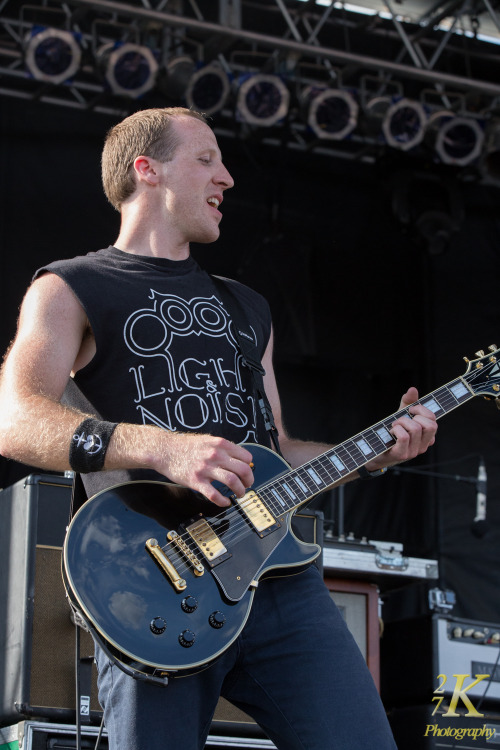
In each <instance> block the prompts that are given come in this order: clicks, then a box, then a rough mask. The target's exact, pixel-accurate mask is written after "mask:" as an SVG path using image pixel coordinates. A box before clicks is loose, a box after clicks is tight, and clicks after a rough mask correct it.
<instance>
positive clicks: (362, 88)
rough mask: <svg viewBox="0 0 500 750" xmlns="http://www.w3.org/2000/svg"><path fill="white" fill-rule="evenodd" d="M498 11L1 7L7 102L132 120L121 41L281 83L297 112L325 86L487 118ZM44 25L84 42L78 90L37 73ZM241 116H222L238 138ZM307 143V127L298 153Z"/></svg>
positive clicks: (459, 0) (290, 0)
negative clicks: (123, 91)
mask: <svg viewBox="0 0 500 750" xmlns="http://www.w3.org/2000/svg"><path fill="white" fill-rule="evenodd" d="M319 3H321V4H319ZM499 6H500V0H442V1H440V0H438V1H437V2H436V0H399V1H397V0H353V2H352V3H351V4H347V3H345V4H344V3H341V2H334V1H333V0H332V1H330V2H328V0H318V2H317V1H316V0H306V1H305V2H301V1H300V0H142V1H139V0H65V2H63V3H60V2H59V3H56V2H52V0H41V1H39V2H34V3H23V2H20V0H0V95H3V96H11V97H20V98H24V99H32V100H40V101H43V102H48V103H52V104H57V105H62V106H68V107H74V108H79V109H87V110H93V111H96V112H103V113H107V114H113V115H114V114H116V115H122V114H126V113H127V112H129V111H130V110H131V109H133V108H134V106H137V105H136V103H131V102H130V101H127V100H125V99H124V98H123V97H118V96H116V95H113V94H112V93H111V92H110V91H109V88H108V87H107V85H106V82H105V79H104V75H103V71H102V70H101V69H99V65H98V64H97V63H96V50H97V49H98V48H99V46H101V45H103V44H105V43H109V42H110V41H111V42H112V41H117V40H119V41H124V42H125V41H133V42H136V43H140V44H144V45H146V46H148V47H150V48H152V49H154V50H155V53H156V54H157V56H158V58H159V62H160V66H161V67H160V70H163V71H165V70H167V69H168V65H169V63H170V61H172V59H175V58H178V57H179V56H189V57H191V58H192V59H194V60H195V62H196V63H197V64H204V63H209V62H211V61H214V60H217V61H218V62H219V64H220V65H222V66H223V68H224V69H225V70H226V71H227V72H228V73H229V74H231V75H233V76H235V75H238V73H242V72H244V71H247V72H249V71H260V72H268V73H278V74H280V75H281V76H282V77H284V78H285V79H286V80H287V81H288V83H289V85H290V87H291V89H292V91H293V92H294V93H295V95H296V97H295V100H294V102H295V103H294V106H295V109H296V110H297V111H299V110H300V92H301V90H303V88H304V87H305V86H307V85H311V84H312V83H313V84H314V83H316V84H318V83H322V84H323V85H324V84H331V85H334V86H339V85H340V86H343V87H349V88H351V89H356V90H357V91H358V92H360V93H359V95H360V97H361V98H364V99H367V98H370V97H371V96H373V95H375V94H378V95H380V94H383V93H387V92H394V91H395V90H396V91H399V92H400V93H403V94H404V95H405V96H411V97H414V98H420V99H422V98H426V97H427V100H428V101H432V102H433V103H434V105H435V106H441V107H448V108H450V107H451V108H453V107H455V109H461V110H464V111H467V112H469V113H474V114H477V115H481V116H487V117H488V116H490V115H491V114H494V113H496V110H497V103H498V99H499V97H500V83H499V82H500V47H499V46H497V44H496V43H497V42H500V14H499ZM34 24H39V25H45V26H54V27H57V28H62V29H67V30H71V31H73V32H75V33H77V34H78V35H79V41H80V44H81V46H82V48H83V58H82V65H81V68H80V70H79V71H78V73H77V74H75V76H74V78H73V79H72V80H71V81H69V82H66V83H64V84H62V85H58V86H54V85H53V84H47V83H43V82H40V81H36V80H34V79H33V78H32V77H31V75H30V74H29V72H28V71H27V69H26V66H25V60H24V55H25V47H26V38H27V36H28V35H29V33H30V30H31V28H32V26H33V25H34ZM166 78H168V76H165V75H163V78H162V76H160V81H159V84H158V88H157V91H156V93H155V96H156V97H157V98H158V97H160V98H161V99H162V100H164V101H165V103H173V102H172V101H171V100H172V95H171V94H169V91H168V86H164V85H162V81H163V83H165V80H166ZM457 102H458V104H457ZM177 103H178V102H177ZM143 106H144V105H143ZM233 114H234V113H233V112H232V111H231V110H230V109H226V110H225V112H223V113H222V114H221V117H220V119H221V120H223V119H224V117H225V118H226V121H227V123H226V125H227V127H228V128H229V127H230V125H229V121H230V120H231V118H232V116H233ZM300 132H301V127H300V125H299V126H297V127H296V128H295V129H294V133H295V134H294V138H293V139H292V140H293V141H294V142H295V145H296V146H297V147H300V146H301V142H302V141H301V135H300Z"/></svg>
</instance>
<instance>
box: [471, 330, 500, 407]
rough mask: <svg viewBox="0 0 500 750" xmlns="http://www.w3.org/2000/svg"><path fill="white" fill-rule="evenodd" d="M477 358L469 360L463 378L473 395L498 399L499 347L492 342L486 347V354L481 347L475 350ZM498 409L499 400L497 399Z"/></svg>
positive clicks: (499, 391) (499, 395)
mask: <svg viewBox="0 0 500 750" xmlns="http://www.w3.org/2000/svg"><path fill="white" fill-rule="evenodd" d="M476 357H477V359H473V360H469V359H468V358H467V357H464V359H465V361H466V362H467V364H468V367H467V371H466V373H465V375H464V379H465V380H466V381H467V385H468V386H469V388H470V389H471V390H472V391H473V393H474V395H475V396H484V397H485V398H487V399H489V398H494V399H498V398H499V397H500V349H498V348H497V347H496V346H495V345H494V344H492V345H491V346H489V347H488V353H487V354H486V353H485V352H484V350H483V349H480V350H479V351H478V352H476ZM497 406H498V408H499V409H500V401H497Z"/></svg>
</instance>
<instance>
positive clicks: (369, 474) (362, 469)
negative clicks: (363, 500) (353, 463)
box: [357, 466, 387, 479]
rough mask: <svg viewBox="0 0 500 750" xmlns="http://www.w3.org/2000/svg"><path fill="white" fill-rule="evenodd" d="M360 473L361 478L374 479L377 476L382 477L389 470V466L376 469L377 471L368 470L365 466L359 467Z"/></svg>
mask: <svg viewBox="0 0 500 750" xmlns="http://www.w3.org/2000/svg"><path fill="white" fill-rule="evenodd" d="M357 471H358V474H359V478H360V479H374V478H375V477H381V476H382V475H383V474H385V472H386V471H387V468H385V467H384V468H383V469H376V470H375V471H368V469H367V468H366V467H365V466H360V467H359V468H358V470H357Z"/></svg>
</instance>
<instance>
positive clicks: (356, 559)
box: [323, 535, 439, 591]
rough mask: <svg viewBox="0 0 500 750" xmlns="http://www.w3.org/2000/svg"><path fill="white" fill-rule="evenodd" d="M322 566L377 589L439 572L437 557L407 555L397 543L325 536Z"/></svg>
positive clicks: (432, 576) (430, 578)
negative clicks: (434, 558)
mask: <svg viewBox="0 0 500 750" xmlns="http://www.w3.org/2000/svg"><path fill="white" fill-rule="evenodd" d="M323 566H324V569H325V571H326V573H327V574H330V572H331V573H332V574H334V575H335V576H337V577H342V578H357V579H358V580H363V581H370V582H371V583H376V584H377V585H378V587H379V590H380V591H386V590H389V589H391V588H398V587H400V586H401V584H402V583H403V582H404V583H410V582H415V581H435V580H436V579H437V578H438V575H439V566H438V562H437V560H428V559H426V558H422V557H408V556H407V555H405V554H404V552H403V545H402V544H401V543H399V542H378V541H372V540H367V539H361V540H359V539H356V538H354V537H353V535H349V536H347V537H332V538H330V539H328V537H327V536H326V535H325V546H324V549H323Z"/></svg>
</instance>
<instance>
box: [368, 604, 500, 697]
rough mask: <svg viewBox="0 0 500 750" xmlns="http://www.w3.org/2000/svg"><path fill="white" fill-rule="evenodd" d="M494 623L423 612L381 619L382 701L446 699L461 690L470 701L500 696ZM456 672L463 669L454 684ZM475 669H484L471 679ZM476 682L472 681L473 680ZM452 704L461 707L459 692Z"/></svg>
mask: <svg viewBox="0 0 500 750" xmlns="http://www.w3.org/2000/svg"><path fill="white" fill-rule="evenodd" d="M499 657H500V625H495V624H492V623H485V622H479V621H476V620H467V619H463V618H459V617H452V616H447V615H446V616H443V615H440V614H429V615H426V616H424V617H416V618H412V619H408V620H400V621H395V622H391V623H387V624H386V626H385V631H384V637H383V638H382V642H381V663H382V674H381V685H382V698H383V700H384V702H385V704H386V706H398V705H399V706H400V705H410V704H412V703H414V704H423V703H431V701H432V700H433V699H434V698H435V699H436V700H435V701H434V705H436V702H437V699H439V697H441V696H444V697H445V699H446V700H449V699H450V697H452V696H453V695H457V689H458V690H460V688H462V689H463V690H464V691H465V690H466V693H465V695H466V696H468V698H469V699H473V703H474V705H476V706H477V705H478V701H479V700H480V701H481V705H483V706H487V705H489V704H491V703H494V702H497V701H499V700H500V664H499ZM457 675H467V677H466V678H464V679H463V680H462V682H461V684H460V682H459V680H460V678H459V677H457ZM475 675H488V677H485V678H481V679H480V680H479V681H477V680H476V677H475ZM474 683H476V684H474ZM458 706H459V708H460V707H462V708H463V707H464V702H463V700H462V699H461V698H460V699H459V701H458Z"/></svg>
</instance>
